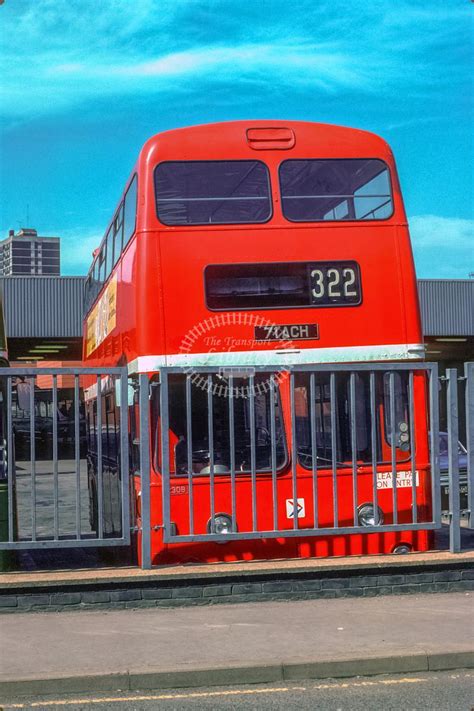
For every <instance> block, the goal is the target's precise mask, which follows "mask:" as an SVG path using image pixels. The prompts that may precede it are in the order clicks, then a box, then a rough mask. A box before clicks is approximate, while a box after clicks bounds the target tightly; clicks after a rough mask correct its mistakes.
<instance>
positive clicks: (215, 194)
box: [155, 160, 272, 225]
mask: <svg viewBox="0 0 474 711" xmlns="http://www.w3.org/2000/svg"><path fill="white" fill-rule="evenodd" d="M155 194H156V212H157V216H158V219H159V220H160V221H161V222H162V223H163V224H165V225H209V224H212V225H225V224H251V223H259V222H267V220H269V219H270V217H271V215H272V203H271V197H270V178H269V173H268V168H267V167H266V165H265V164H264V163H262V162H261V161H250V160H241V161H237V160H233V161H229V160H222V161H168V162H165V163H160V164H159V165H157V167H156V169H155Z"/></svg>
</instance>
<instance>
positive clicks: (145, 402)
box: [138, 371, 170, 570]
mask: <svg viewBox="0 0 474 711" xmlns="http://www.w3.org/2000/svg"><path fill="white" fill-rule="evenodd" d="M161 377H162V382H161V397H162V400H161V408H160V414H161V428H162V429H161V433H162V466H163V518H164V525H165V532H168V533H169V530H167V528H166V527H167V526H168V527H169V521H170V511H169V432H168V379H167V377H168V376H167V374H166V373H165V374H164V373H163V371H161ZM138 386H139V394H138V402H139V408H140V410H139V411H140V414H139V422H140V489H141V514H142V515H141V519H142V568H145V569H146V570H149V569H150V568H151V510H150V398H149V387H150V385H149V380H148V375H146V373H140V375H139V376H138ZM165 420H166V423H165Z"/></svg>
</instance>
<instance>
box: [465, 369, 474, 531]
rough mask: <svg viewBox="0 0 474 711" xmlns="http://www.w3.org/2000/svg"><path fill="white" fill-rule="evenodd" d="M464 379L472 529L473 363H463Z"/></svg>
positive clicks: (473, 479)
mask: <svg viewBox="0 0 474 711" xmlns="http://www.w3.org/2000/svg"><path fill="white" fill-rule="evenodd" d="M464 375H465V377H466V448H467V508H468V510H469V528H474V363H464Z"/></svg>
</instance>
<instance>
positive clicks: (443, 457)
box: [439, 432, 467, 513]
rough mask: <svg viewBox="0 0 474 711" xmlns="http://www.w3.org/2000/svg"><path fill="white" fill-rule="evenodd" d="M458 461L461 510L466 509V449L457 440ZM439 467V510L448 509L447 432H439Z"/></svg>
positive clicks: (444, 510) (445, 510) (445, 511)
mask: <svg viewBox="0 0 474 711" xmlns="http://www.w3.org/2000/svg"><path fill="white" fill-rule="evenodd" d="M458 457H459V459H458V462H459V496H460V506H461V511H463V510H464V511H465V510H467V450H466V448H465V447H464V445H463V444H462V442H459V441H458ZM439 469H440V481H441V511H442V512H443V513H447V512H448V511H449V463H448V433H447V432H440V433H439Z"/></svg>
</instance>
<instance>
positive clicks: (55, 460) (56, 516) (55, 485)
mask: <svg viewBox="0 0 474 711" xmlns="http://www.w3.org/2000/svg"><path fill="white" fill-rule="evenodd" d="M52 417H53V506H54V523H53V527H54V540H55V541H57V540H58V539H59V479H58V476H59V475H58V377H57V375H53V413H52Z"/></svg>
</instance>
